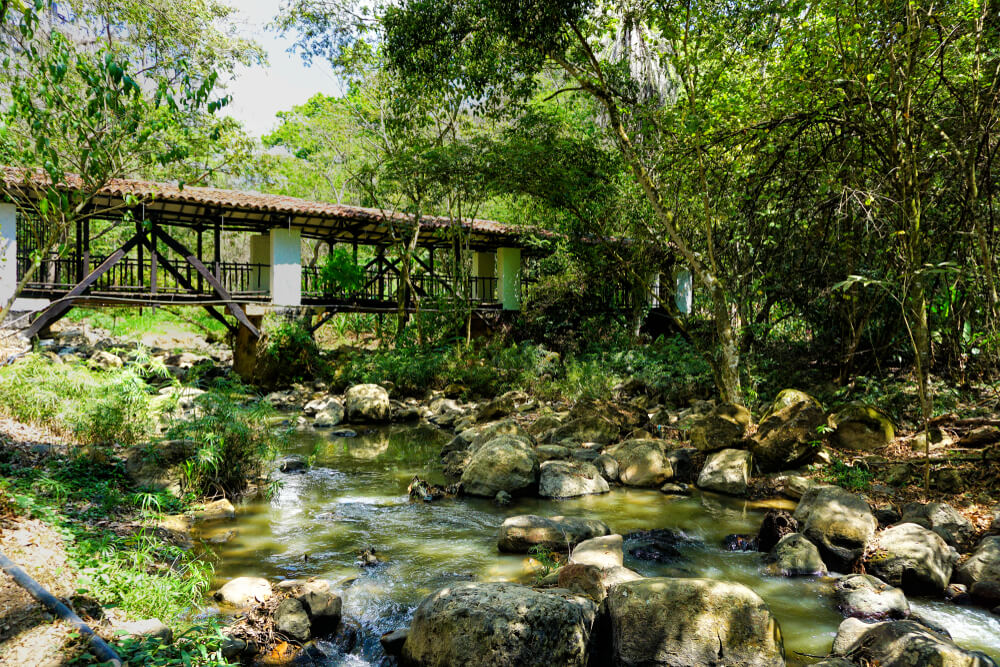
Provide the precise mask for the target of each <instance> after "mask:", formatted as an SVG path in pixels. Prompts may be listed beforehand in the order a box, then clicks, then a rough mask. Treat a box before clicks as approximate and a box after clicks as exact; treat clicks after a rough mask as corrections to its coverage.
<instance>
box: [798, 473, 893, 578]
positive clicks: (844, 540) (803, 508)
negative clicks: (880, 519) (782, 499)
mask: <svg viewBox="0 0 1000 667" xmlns="http://www.w3.org/2000/svg"><path fill="white" fill-rule="evenodd" d="M793 516H794V517H795V519H796V521H798V522H799V526H800V532H801V533H802V534H803V535H805V536H806V537H808V538H809V539H810V540H811V541H812V542H813V543H814V544H815V545H816V546H818V547H819V552H820V554H821V555H822V556H823V561H824V562H825V563H826V565H827V567H828V568H830V569H832V570H838V571H841V572H846V571H850V569H851V566H852V565H853V563H854V562H855V561H856V560H857V559H858V558H860V557H861V555H862V553H864V549H865V545H866V544H867V543H868V540H870V539H871V537H872V536H873V535H874V534H875V527H876V521H875V517H874V516H873V515H872V512H871V508H869V507H868V502H867V501H865V499H864V498H862V497H861V496H857V495H855V494H853V493H850V492H849V491H845V490H844V489H842V488H840V487H839V486H814V487H812V488H810V489H809V490H807V491H806V492H805V493H804V494H802V499H801V500H799V504H798V507H796V508H795V513H794V515H793Z"/></svg>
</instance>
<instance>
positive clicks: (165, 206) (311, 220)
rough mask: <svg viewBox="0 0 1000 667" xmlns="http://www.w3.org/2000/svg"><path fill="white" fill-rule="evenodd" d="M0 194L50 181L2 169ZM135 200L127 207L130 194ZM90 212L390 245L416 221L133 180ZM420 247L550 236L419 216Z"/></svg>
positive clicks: (21, 193) (502, 243)
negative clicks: (458, 238)
mask: <svg viewBox="0 0 1000 667" xmlns="http://www.w3.org/2000/svg"><path fill="white" fill-rule="evenodd" d="M0 173H2V176H3V180H4V186H5V187H4V190H6V191H7V192H9V193H12V194H14V196H15V198H17V199H24V200H33V199H37V198H39V196H40V195H41V194H42V193H43V191H44V189H45V188H47V187H49V186H50V184H51V180H50V179H49V178H48V176H47V175H45V174H44V173H42V172H28V171H26V170H23V169H17V168H13V167H0ZM65 180H66V182H65V183H60V184H59V185H58V186H57V187H58V188H59V189H60V190H63V191H66V192H77V193H81V194H82V193H84V191H85V184H84V182H83V180H82V179H81V178H80V177H79V176H76V175H67V177H66V179H65ZM130 195H131V196H132V197H134V198H135V200H136V203H135V205H132V204H130V203H128V202H127V201H126V198H127V197H128V196H130ZM92 201H93V204H92V206H91V209H90V214H91V215H93V216H94V217H96V218H99V219H110V218H118V217H122V216H123V215H124V212H125V211H131V212H132V215H134V216H135V217H136V218H140V219H141V218H142V216H145V217H146V218H150V217H154V216H155V218H156V220H157V221H158V222H159V223H160V224H164V225H177V226H185V227H195V228H197V227H205V228H210V227H212V226H214V224H215V222H216V221H218V220H221V222H222V226H223V229H225V230H227V231H251V232H264V231H267V230H269V229H272V228H279V227H280V228H288V227H290V228H293V229H300V230H301V231H302V235H303V236H305V237H308V238H317V239H325V240H330V241H333V242H348V243H350V242H358V243H362V244H371V245H377V244H383V243H384V244H389V243H392V242H393V235H394V234H400V233H406V232H407V231H409V232H410V233H412V231H413V228H414V224H415V217H414V216H413V215H410V214H408V213H401V212H398V211H383V210H380V209H375V208H363V207H360V206H346V205H343V204H331V203H327V202H316V201H309V200H307V199H299V198H297V197H288V196H285V195H270V194H263V193H259V192H250V191H241V190H223V189H219V188H206V187H196V186H190V185H185V186H183V187H182V186H180V185H177V184H173V183H159V182H154V181H143V180H134V179H112V180H111V181H109V182H108V183H107V184H106V185H105V186H104V187H102V188H100V189H99V190H98V191H97V193H96V195H95V196H94V198H93V200H92ZM420 222H421V227H422V229H426V230H427V231H428V232H430V233H429V234H428V235H427V236H424V235H423V234H421V240H420V245H422V246H428V245H450V244H451V242H452V239H453V237H454V233H455V232H457V231H458V230H461V232H462V233H463V236H465V235H468V238H469V245H470V246H471V247H473V248H479V249H483V248H498V247H525V246H526V245H527V242H528V240H529V238H530V237H536V238H538V237H541V238H556V237H558V236H559V235H558V234H557V233H555V232H551V231H548V230H544V229H538V228H533V227H527V226H521V225H510V224H505V223H502V222H496V221H494V220H479V219H462V220H460V221H459V220H452V219H450V218H447V217H440V216H423V217H421V220H420Z"/></svg>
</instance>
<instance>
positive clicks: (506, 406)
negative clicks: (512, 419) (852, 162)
mask: <svg viewBox="0 0 1000 667" xmlns="http://www.w3.org/2000/svg"><path fill="white" fill-rule="evenodd" d="M512 412H514V394H513V393H510V392H508V393H506V394H504V395H503V396H498V397H497V398H494V399H493V400H491V401H487V402H486V403H483V404H482V405H480V406H479V409H478V410H477V411H476V421H477V422H486V421H490V420H493V419H499V418H501V417H506V416H507V415H509V414H510V413H512Z"/></svg>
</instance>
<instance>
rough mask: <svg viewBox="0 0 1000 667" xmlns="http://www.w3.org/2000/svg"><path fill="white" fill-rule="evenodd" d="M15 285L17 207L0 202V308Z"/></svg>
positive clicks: (12, 292)
mask: <svg viewBox="0 0 1000 667" xmlns="http://www.w3.org/2000/svg"><path fill="white" fill-rule="evenodd" d="M16 287H17V207H16V206H14V205H13V204H0V308H2V307H4V306H6V305H7V302H8V301H10V299H11V297H13V296H14V289H15V288H16Z"/></svg>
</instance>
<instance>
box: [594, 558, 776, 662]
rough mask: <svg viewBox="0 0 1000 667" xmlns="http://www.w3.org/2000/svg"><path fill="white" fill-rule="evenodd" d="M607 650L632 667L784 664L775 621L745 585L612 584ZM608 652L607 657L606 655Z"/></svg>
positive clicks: (705, 581) (707, 582) (647, 581)
mask: <svg viewBox="0 0 1000 667" xmlns="http://www.w3.org/2000/svg"><path fill="white" fill-rule="evenodd" d="M605 605H606V607H605V608H606V609H607V626H608V633H609V634H610V642H605V643H606V645H607V648H608V649H609V650H610V653H611V655H610V656H604V657H605V658H606V659H604V660H600V659H599V660H597V661H596V663H597V664H614V665H629V666H636V667H638V666H640V665H642V666H648V667H653V666H659V665H662V666H664V667H666V666H670V667H673V666H678V665H745V666H747V667H756V666H761V667H763V666H771V665H774V666H779V665H784V664H785V661H784V657H783V654H784V647H783V644H782V640H781V631H780V630H779V628H778V622H777V621H776V620H775V618H774V616H773V615H772V614H771V611H770V609H769V608H768V606H767V604H766V603H765V602H764V601H763V600H762V599H761V598H760V597H759V596H758V595H757V594H756V593H754V592H753V591H752V590H750V589H749V588H747V587H746V586H743V585H742V584H737V583H730V582H725V581H714V580H708V579H671V578H667V577H653V578H649V579H639V580H636V581H627V582H624V583H620V584H617V585H615V586H612V587H611V588H610V589H609V591H608V598H607V600H606V601H605ZM607 658H610V659H607Z"/></svg>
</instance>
